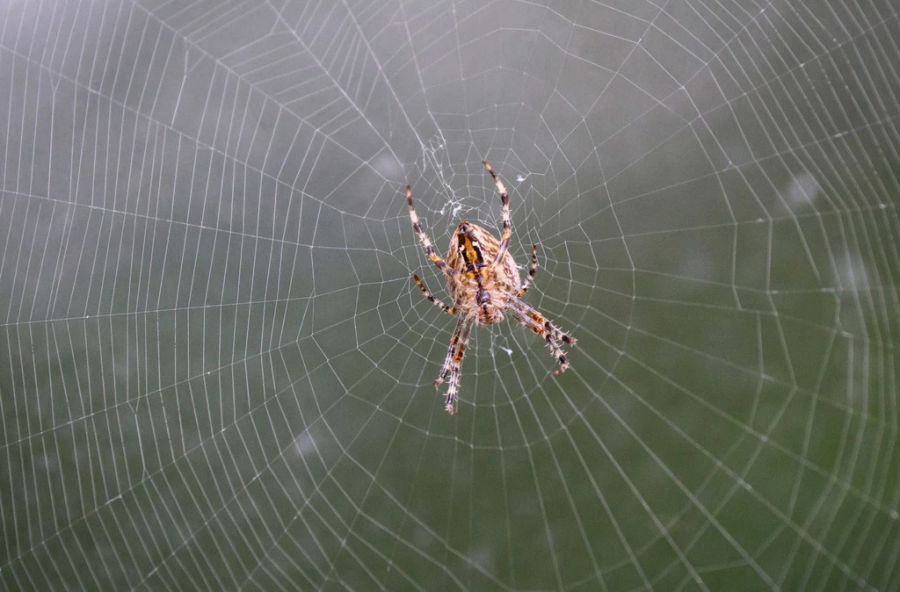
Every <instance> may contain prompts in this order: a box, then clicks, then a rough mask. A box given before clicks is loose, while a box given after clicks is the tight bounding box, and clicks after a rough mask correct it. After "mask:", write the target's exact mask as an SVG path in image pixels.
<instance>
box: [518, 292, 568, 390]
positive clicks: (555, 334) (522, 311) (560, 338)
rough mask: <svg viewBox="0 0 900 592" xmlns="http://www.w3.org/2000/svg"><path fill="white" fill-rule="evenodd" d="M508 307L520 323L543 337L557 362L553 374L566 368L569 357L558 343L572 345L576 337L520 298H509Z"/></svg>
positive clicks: (560, 372) (557, 373)
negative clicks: (565, 331)
mask: <svg viewBox="0 0 900 592" xmlns="http://www.w3.org/2000/svg"><path fill="white" fill-rule="evenodd" d="M509 308H510V310H511V311H512V312H513V314H514V315H515V316H516V318H517V319H518V320H519V322H520V323H522V324H523V325H525V326H526V327H528V328H529V329H531V331H532V332H533V333H534V334H535V335H538V336H540V337H543V338H544V340H545V341H546V342H547V347H549V348H550V352H551V353H552V354H553V357H554V358H555V359H556V361H557V363H558V364H559V368H557V369H556V370H554V371H553V375H554V376H559V375H560V374H562V373H563V372H565V371H566V370H568V369H569V359H568V358H567V357H566V355H565V352H563V350H562V346H561V345H560V343H565V344H566V345H569V346H573V345H575V343H576V339H575V338H574V337H571V336H570V335H569V334H568V333H564V332H562V331H561V330H560V329H559V327H557V326H556V325H554V324H553V323H552V322H551V321H549V320H548V319H547V318H545V317H544V316H543V315H542V314H541V313H539V312H538V311H536V310H535V309H534V308H532V307H531V306H528V305H527V304H525V303H524V302H522V301H521V300H518V299H513V300H510V304H509Z"/></svg>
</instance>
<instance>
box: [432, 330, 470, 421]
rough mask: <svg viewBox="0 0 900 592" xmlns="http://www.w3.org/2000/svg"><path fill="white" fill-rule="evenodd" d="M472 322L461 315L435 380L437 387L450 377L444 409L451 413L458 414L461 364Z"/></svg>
mask: <svg viewBox="0 0 900 592" xmlns="http://www.w3.org/2000/svg"><path fill="white" fill-rule="evenodd" d="M472 323H473V320H472V319H471V318H469V317H461V318H460V319H459V321H458V322H457V323H456V329H454V330H453V336H452V337H451V338H450V347H449V348H447V357H446V358H445V359H444V365H443V367H441V372H440V374H438V377H437V379H436V380H435V381H434V386H435V388H438V387H440V386H441V384H443V382H444V380H445V379H446V378H448V377H449V378H450V384H449V386H448V388H447V395H446V398H445V402H444V409H446V410H447V413H449V414H450V415H455V414H456V394H457V392H459V382H460V366H461V365H462V360H463V356H464V355H465V353H466V346H467V345H468V344H469V334H470V331H471V329H472Z"/></svg>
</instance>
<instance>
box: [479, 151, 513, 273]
mask: <svg viewBox="0 0 900 592" xmlns="http://www.w3.org/2000/svg"><path fill="white" fill-rule="evenodd" d="M481 164H483V165H484V168H485V170H486V171H487V172H489V173H490V174H491V178H493V179H494V185H496V187H497V193H499V194H500V203H501V204H502V206H503V207H502V208H500V219H501V221H502V224H503V232H502V233H501V234H500V246H499V247H498V248H497V255H496V256H495V257H494V261H493V262H491V265H492V266H493V265H496V264H497V262H498V261H500V260H502V259H503V255H505V254H506V250H507V249H508V248H509V239H510V237H512V222H510V217H509V193H508V192H507V191H506V185H504V184H503V181H501V180H500V177H499V176H497V173H495V172H494V169H492V168H491V165H489V164H488V161H486V160H482V161H481Z"/></svg>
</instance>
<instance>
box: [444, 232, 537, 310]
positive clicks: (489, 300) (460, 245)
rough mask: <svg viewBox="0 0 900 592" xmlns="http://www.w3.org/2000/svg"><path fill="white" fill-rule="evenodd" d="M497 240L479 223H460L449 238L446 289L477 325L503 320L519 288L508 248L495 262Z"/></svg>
mask: <svg viewBox="0 0 900 592" xmlns="http://www.w3.org/2000/svg"><path fill="white" fill-rule="evenodd" d="M499 249H500V241H499V240H498V239H497V237H495V236H494V235H493V234H491V233H490V232H488V231H487V230H486V229H485V228H483V227H481V226H479V225H478V224H473V223H471V222H462V223H460V225H459V226H457V228H456V231H455V232H454V233H453V237H452V238H451V239H450V249H449V250H448V252H447V266H448V267H449V268H450V269H453V270H455V272H451V273H450V275H448V276H447V290H448V291H449V292H450V294H451V296H452V297H453V300H454V302H455V303H456V308H457V310H459V311H460V313H461V314H464V315H466V316H472V317H474V318H475V320H476V322H477V323H478V324H479V325H492V324H494V323H498V322H500V321H501V320H503V312H504V310H505V309H506V307H507V305H508V303H509V300H510V299H511V298H514V297H515V296H516V293H517V292H518V291H519V288H520V287H521V285H520V279H519V273H518V271H517V268H516V262H515V260H514V259H513V257H512V255H511V254H510V253H509V251H506V252H505V253H503V255H502V256H501V258H500V260H499V261H497V262H496V263H494V261H495V259H496V257H497V252H498V251H499Z"/></svg>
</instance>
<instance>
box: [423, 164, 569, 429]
mask: <svg viewBox="0 0 900 592" xmlns="http://www.w3.org/2000/svg"><path fill="white" fill-rule="evenodd" d="M481 163H482V164H483V165H484V168H485V170H487V172H488V173H490V175H491V178H493V180H494V185H496V187H497V193H499V194H500V203H501V204H502V206H503V207H502V209H501V218H502V224H503V230H502V233H501V235H500V240H499V241H498V240H497V238H496V237H495V236H494V235H493V234H491V233H490V232H488V231H487V230H486V229H484V228H483V227H481V226H479V225H478V224H473V223H472V222H469V221H467V220H466V221H463V222H460V224H459V226H457V227H456V231H455V232H454V233H453V236H452V237H451V238H450V248H449V249H448V251H447V258H446V259H444V258H442V257H441V256H440V255H438V254H437V253H436V252H435V250H434V246H433V245H432V244H431V240H430V239H429V238H428V235H427V234H425V231H424V230H422V224H421V223H420V222H419V216H418V215H416V209H415V207H414V206H413V197H412V189H411V188H410V186H409V185H407V186H406V203H407V205H408V206H409V219H410V221H411V222H412V228H413V232H415V233H416V237H418V239H419V243H421V245H422V248H423V249H424V250H425V256H426V257H428V259H430V260H431V262H432V263H434V265H435V266H436V267H437V268H438V269H439V270H440V271H441V273H442V274H443V275H444V279H445V280H446V281H447V289H448V290H449V292H450V296H451V297H452V298H453V306H450V305H449V304H446V303H445V302H443V301H442V300H439V299H438V298H435V297H434V296H433V295H432V294H431V292H430V291H429V290H428V288H426V287H425V283H424V282H423V281H422V279H421V278H420V277H419V276H418V275H415V274H413V281H415V283H416V286H418V287H419V290H421V291H422V294H423V295H424V296H425V298H426V299H427V300H428V301H429V302H431V303H433V304H434V305H435V306H437V307H438V308H440V309H441V310H443V311H444V312H446V313H448V314H450V315H453V316H456V317H457V322H456V328H455V329H454V330H453V336H452V337H451V338H450V347H449V348H448V349H447V357H446V358H444V365H443V366H442V367H441V372H440V374H438V377H437V379H436V380H435V381H434V386H435V388H439V387H440V386H441V384H443V382H444V380H448V379H449V386H448V388H447V395H446V398H445V403H444V408H445V409H446V410H447V413H449V414H450V415H454V414H455V413H456V399H457V394H458V392H459V383H460V366H461V365H462V360H463V355H465V351H466V345H467V344H468V343H469V334H470V333H471V331H472V326H473V325H493V324H494V323H498V322H500V321H501V320H502V319H503V315H504V313H506V312H507V311H508V312H510V313H511V314H512V315H513V317H515V318H516V319H517V320H518V321H519V322H520V323H522V324H523V325H525V326H526V327H528V328H529V329H530V330H531V331H532V332H534V334H535V335H538V336H540V337H543V338H544V340H545V341H546V342H547V347H548V348H550V351H551V353H552V354H553V357H554V358H555V359H556V361H557V362H558V363H559V368H557V369H556V370H554V371H553V375H554V376H559V375H560V374H562V373H563V372H565V371H566V370H567V369H568V368H569V361H568V359H567V358H566V355H565V353H564V352H563V349H562V345H561V344H562V343H565V344H566V345H569V346H573V345H575V338H574V337H571V336H569V335H568V334H566V333H563V332H562V331H561V330H560V329H559V328H558V327H557V326H556V325H554V324H553V323H552V322H551V321H550V320H548V319H547V318H545V317H544V316H543V315H541V313H539V312H538V311H537V310H535V309H534V308H532V307H531V306H529V305H528V304H526V303H525V302H524V301H523V300H522V297H523V296H525V292H527V291H528V286H529V285H530V284H531V281H532V280H533V279H534V276H535V274H536V273H537V267H538V262H537V245H531V266H530V267H529V269H528V277H527V278H526V279H525V282H524V283H523V282H522V280H521V278H520V277H519V272H518V270H517V268H516V262H515V261H514V260H513V257H512V254H511V253H510V252H509V239H510V238H511V237H512V224H511V222H510V218H509V193H507V191H506V186H505V185H504V184H503V181H501V180H500V177H499V176H497V174H496V173H495V172H494V170H493V169H492V168H491V165H489V164H488V163H487V161H486V160H483V161H481Z"/></svg>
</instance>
